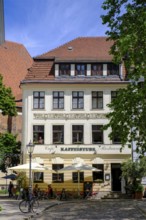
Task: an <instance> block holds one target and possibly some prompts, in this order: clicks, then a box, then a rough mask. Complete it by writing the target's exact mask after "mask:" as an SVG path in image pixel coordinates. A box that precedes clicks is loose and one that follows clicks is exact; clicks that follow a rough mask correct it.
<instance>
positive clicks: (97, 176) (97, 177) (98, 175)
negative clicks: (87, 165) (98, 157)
mask: <svg viewBox="0 0 146 220" xmlns="http://www.w3.org/2000/svg"><path fill="white" fill-rule="evenodd" d="M92 166H93V167H95V168H97V169H100V170H101V171H98V172H96V171H93V182H98V183H102V182H104V165H103V164H92Z"/></svg>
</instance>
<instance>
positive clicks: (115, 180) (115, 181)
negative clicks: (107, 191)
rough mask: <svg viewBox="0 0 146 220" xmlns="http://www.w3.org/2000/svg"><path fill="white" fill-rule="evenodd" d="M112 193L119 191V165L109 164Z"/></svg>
mask: <svg viewBox="0 0 146 220" xmlns="http://www.w3.org/2000/svg"><path fill="white" fill-rule="evenodd" d="M111 176H112V191H121V164H111Z"/></svg>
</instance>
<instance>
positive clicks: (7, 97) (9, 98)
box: [0, 75, 17, 116]
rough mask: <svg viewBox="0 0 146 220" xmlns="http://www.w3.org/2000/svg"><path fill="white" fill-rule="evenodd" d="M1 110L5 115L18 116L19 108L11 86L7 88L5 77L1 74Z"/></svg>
mask: <svg viewBox="0 0 146 220" xmlns="http://www.w3.org/2000/svg"><path fill="white" fill-rule="evenodd" d="M0 110H1V111H2V114H3V115H9V116H16V115H17V109H16V103H15V97H14V96H13V94H12V90H11V88H6V87H5V85H4V84H3V77H2V76H1V75H0Z"/></svg>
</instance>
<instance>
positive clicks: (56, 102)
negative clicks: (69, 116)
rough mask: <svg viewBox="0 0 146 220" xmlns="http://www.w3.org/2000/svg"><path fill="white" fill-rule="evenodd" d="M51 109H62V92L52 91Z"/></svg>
mask: <svg viewBox="0 0 146 220" xmlns="http://www.w3.org/2000/svg"><path fill="white" fill-rule="evenodd" d="M53 109H64V92H53Z"/></svg>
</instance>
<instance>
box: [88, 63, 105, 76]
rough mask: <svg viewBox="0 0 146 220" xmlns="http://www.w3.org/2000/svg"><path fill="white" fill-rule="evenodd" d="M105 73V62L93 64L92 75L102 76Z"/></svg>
mask: <svg viewBox="0 0 146 220" xmlns="http://www.w3.org/2000/svg"><path fill="white" fill-rule="evenodd" d="M102 75H103V64H102V63H95V64H92V65H91V76H102Z"/></svg>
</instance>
